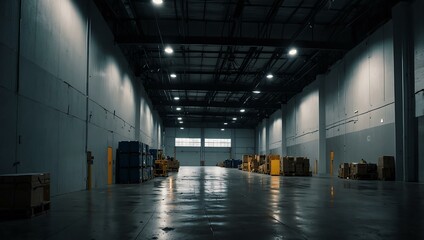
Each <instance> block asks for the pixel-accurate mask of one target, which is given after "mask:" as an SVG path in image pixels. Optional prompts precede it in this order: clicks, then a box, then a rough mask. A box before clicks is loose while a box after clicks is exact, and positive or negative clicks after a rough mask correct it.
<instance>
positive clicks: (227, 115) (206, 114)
mask: <svg viewBox="0 0 424 240" xmlns="http://www.w3.org/2000/svg"><path fill="white" fill-rule="evenodd" d="M158 113H159V114H160V115H161V116H166V117H167V118H170V117H171V118H172V117H173V118H177V117H183V118H204V117H208V118H226V119H227V120H228V121H231V119H232V118H233V117H236V118H237V119H238V120H240V118H255V117H259V116H261V115H262V113H253V112H252V113H248V112H245V113H240V112H216V111H215V112H212V111H202V112H192V113H190V112H181V113H180V112H168V111H158ZM183 121H184V120H183Z"/></svg>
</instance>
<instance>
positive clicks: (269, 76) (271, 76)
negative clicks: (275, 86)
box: [266, 73, 274, 79]
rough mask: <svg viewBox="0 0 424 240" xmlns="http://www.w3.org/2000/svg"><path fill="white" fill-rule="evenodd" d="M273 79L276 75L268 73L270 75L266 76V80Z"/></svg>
mask: <svg viewBox="0 0 424 240" xmlns="http://www.w3.org/2000/svg"><path fill="white" fill-rule="evenodd" d="M273 77H274V75H272V74H271V73H268V75H266V78H268V79H271V78H273Z"/></svg>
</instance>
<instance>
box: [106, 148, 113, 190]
mask: <svg viewBox="0 0 424 240" xmlns="http://www.w3.org/2000/svg"><path fill="white" fill-rule="evenodd" d="M112 169H113V166H112V147H107V184H108V185H111V184H112V181H113V171H112Z"/></svg>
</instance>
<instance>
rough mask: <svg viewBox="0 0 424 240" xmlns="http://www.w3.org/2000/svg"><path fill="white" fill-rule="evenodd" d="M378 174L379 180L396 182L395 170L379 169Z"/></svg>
mask: <svg viewBox="0 0 424 240" xmlns="http://www.w3.org/2000/svg"><path fill="white" fill-rule="evenodd" d="M377 172H378V179H380V180H384V181H394V180H396V173H395V168H382V167H380V166H379V167H378V168H377Z"/></svg>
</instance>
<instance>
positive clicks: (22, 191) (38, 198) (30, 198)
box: [0, 173, 50, 217]
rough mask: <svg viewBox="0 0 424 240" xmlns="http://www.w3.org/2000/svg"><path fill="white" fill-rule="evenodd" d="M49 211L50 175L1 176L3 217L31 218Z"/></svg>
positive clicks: (0, 202) (0, 203) (0, 210)
mask: <svg viewBox="0 0 424 240" xmlns="http://www.w3.org/2000/svg"><path fill="white" fill-rule="evenodd" d="M49 209H50V174H49V173H25V174H5V175H0V216H1V217H31V216H35V215H38V214H40V213H42V212H45V211H47V210H49Z"/></svg>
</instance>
